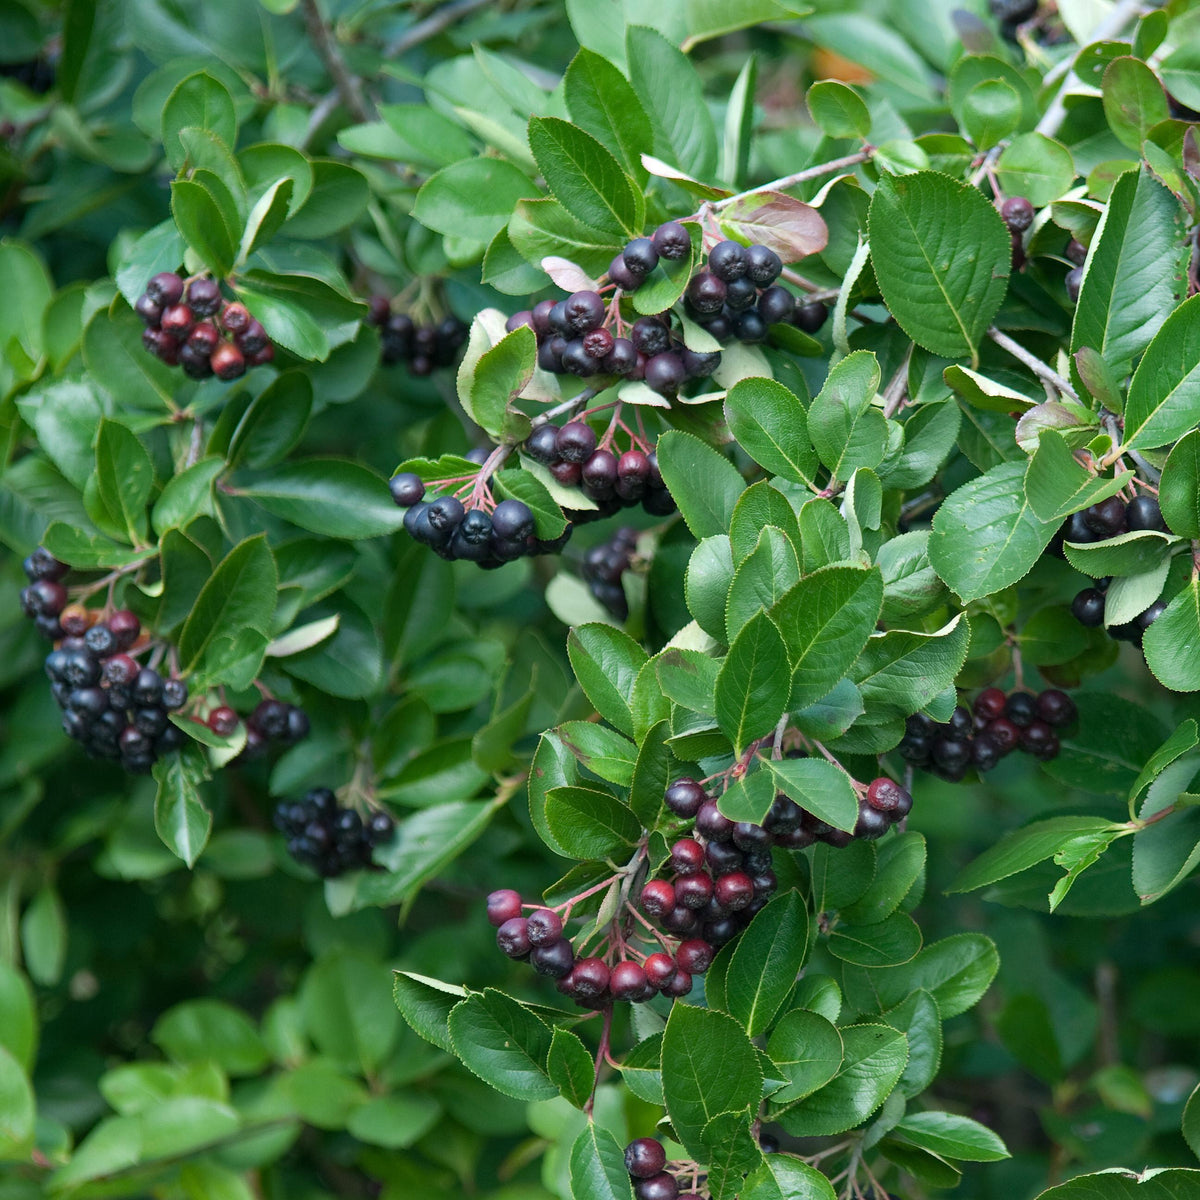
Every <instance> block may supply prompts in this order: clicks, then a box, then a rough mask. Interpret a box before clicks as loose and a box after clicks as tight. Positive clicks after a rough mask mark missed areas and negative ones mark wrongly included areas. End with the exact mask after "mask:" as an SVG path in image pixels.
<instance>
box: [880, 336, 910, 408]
mask: <svg viewBox="0 0 1200 1200" xmlns="http://www.w3.org/2000/svg"><path fill="white" fill-rule="evenodd" d="M912 352H913V348H912V344H911V343H910V344H909V347H908V352H907V353H906V354H905V356H904V361H903V362H902V363H901V364H900V365H899V366H898V367H897V368H896V373H895V374H894V375H893V376H892V377H891V379H890V380H888V385H887V387H886V388H884V390H883V415H884V416H885V417H894V416H895V415H896V413H898V412H899V411H900V406H901V405H902V404H903V403H904V393H905V391H906V390H907V385H908V364H909V362H910V361H911V360H912Z"/></svg>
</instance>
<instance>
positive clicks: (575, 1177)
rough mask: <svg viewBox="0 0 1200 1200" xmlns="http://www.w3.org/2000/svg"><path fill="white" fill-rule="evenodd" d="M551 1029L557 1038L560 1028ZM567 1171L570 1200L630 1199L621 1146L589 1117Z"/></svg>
mask: <svg viewBox="0 0 1200 1200" xmlns="http://www.w3.org/2000/svg"><path fill="white" fill-rule="evenodd" d="M554 1032H555V1037H556V1038H557V1037H558V1035H559V1034H560V1033H562V1032H563V1030H561V1029H556V1030H555V1031H554ZM568 1036H572V1037H573V1036H574V1035H573V1034H570V1035H568ZM551 1053H553V1050H552V1051H551ZM570 1170H571V1195H572V1197H574V1200H631V1198H632V1196H633V1190H632V1185H631V1183H630V1180H629V1172H628V1171H627V1170H625V1151H624V1148H623V1147H622V1146H621V1145H620V1143H618V1141H617V1139H616V1138H615V1137H613V1135H612V1134H611V1133H609V1131H608V1130H607V1129H599V1128H597V1126H596V1124H595V1122H594V1121H592V1120H591V1119H590V1118H589V1120H588V1121H587V1123H586V1124H585V1125H584V1127H583V1128H582V1129H581V1130H580V1131H579V1136H578V1137H577V1138H576V1139H575V1142H574V1144H573V1145H572V1146H571V1164H570Z"/></svg>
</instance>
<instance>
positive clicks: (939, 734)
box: [900, 687, 1078, 783]
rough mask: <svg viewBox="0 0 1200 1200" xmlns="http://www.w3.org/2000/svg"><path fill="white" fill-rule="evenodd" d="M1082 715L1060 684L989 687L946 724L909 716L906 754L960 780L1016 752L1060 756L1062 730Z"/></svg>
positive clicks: (919, 764) (921, 764)
mask: <svg viewBox="0 0 1200 1200" xmlns="http://www.w3.org/2000/svg"><path fill="white" fill-rule="evenodd" d="M1077 716H1078V713H1077V711H1076V708H1075V702H1074V701H1073V700H1072V699H1071V697H1070V696H1068V695H1067V694H1066V692H1060V691H1059V690H1058V689H1057V688H1047V689H1046V691H1044V692H1039V693H1038V694H1037V695H1034V694H1033V693H1032V692H1024V691H1018V692H1010V693H1008V694H1007V695H1006V694H1005V693H1004V692H1003V691H1001V690H1000V689H999V688H994V687H992V688H985V689H984V690H983V691H982V692H980V693H979V695H978V696H976V697H975V702H974V704H973V705H972V708H971V709H968V708H965V707H964V706H963V705H961V704H960V705H959V706H958V707H957V708H955V710H954V712H953V714H952V715H951V717H950V720H949V721H946V722H944V723H939V722H936V721H931V720H930V719H929V718H928V717H927V716H925V715H924V714H923V713H917V714H916V715H915V716H912V717H909V718H908V722H907V728H906V731H905V734H904V737H903V739H902V740H901V742H900V753H901V755H902V756H903V757H904V758H905V759H906V760H907V761H908V762H910V763H912V765H913V766H914V767H921V768H923V769H924V770H927V771H932V772H933V773H934V774H935V775H939V776H941V778H942V779H948V780H950V781H951V782H952V783H957V782H959V780H961V779H963V778H964V777H965V776H966V774H967V771H968V770H969V769H970V768H972V767H974V768H975V770H976V771H978V772H979V773H980V774H982V773H983V772H985V771H990V770H991V769H992V768H993V767H995V766H996V765H997V764H998V763H999V762H1000V760H1001V759H1002V758H1004V757H1005V756H1007V755H1009V754H1011V753H1012V752H1013V751H1014V750H1022V751H1024V752H1025V753H1026V754H1032V755H1033V757H1034V758H1037V759H1041V760H1042V761H1043V762H1048V761H1049V760H1050V759H1052V758H1056V757H1057V756H1058V752H1059V749H1060V748H1061V747H1060V744H1059V731H1062V730H1065V729H1069V728H1070V727H1071V726H1072V725H1073V724H1074V723H1075V720H1076V718H1077Z"/></svg>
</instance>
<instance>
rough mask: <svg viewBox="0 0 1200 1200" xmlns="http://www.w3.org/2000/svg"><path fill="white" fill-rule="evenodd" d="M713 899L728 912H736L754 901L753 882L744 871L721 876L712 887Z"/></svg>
mask: <svg viewBox="0 0 1200 1200" xmlns="http://www.w3.org/2000/svg"><path fill="white" fill-rule="evenodd" d="M713 898H714V899H715V900H716V901H717V903H718V904H720V905H721V906H722V907H723V908H727V909H729V911H730V912H738V911H740V910H741V909H743V908H745V907H746V906H747V905H748V904H749V903H750V901H751V900H753V899H754V880H753V879H751V878H750V876H749V875H747V874H746V873H745V872H744V871H734V872H732V873H731V874H729V875H722V876H720V877H719V878H718V879H717V881H716V883H715V884H714V886H713Z"/></svg>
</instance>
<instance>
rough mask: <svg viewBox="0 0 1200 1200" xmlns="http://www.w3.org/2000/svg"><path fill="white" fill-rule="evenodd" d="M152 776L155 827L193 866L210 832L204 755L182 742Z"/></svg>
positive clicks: (206, 771)
mask: <svg viewBox="0 0 1200 1200" xmlns="http://www.w3.org/2000/svg"><path fill="white" fill-rule="evenodd" d="M214 578H215V576H214ZM154 778H155V779H156V780H157V781H158V793H157V794H156V796H155V798H154V828H155V829H157V830H158V836H159V837H160V838H161V839H162V841H163V845H165V846H166V847H167V849H168V850H170V851H171V852H172V853H173V854H174V855H175V856H176V857H177V858H182V859H183V861H184V862H185V863H187V865H188V866H189V867H192V866H195V864H196V859H198V858H199V857H200V852H201V851H202V850H203V849H204V847H205V845H206V844H207V843H208V836H209V834H210V833H211V832H212V813H211V812H209V810H208V807H207V806H206V805H205V803H204V798H203V796H202V795H201V793H200V784H201V783H203V782H204V781H205V780H207V779H208V768H207V765H206V764H205V761H204V756H203V754H202V753H201V752H200V750H199V748H198V747H196V746H194V745H188V746H185V747H184V748H183V749H182V750H180V751H179V753H178V754H169V755H167V756H166V757H165V758H160V759H159V760H158V761H157V762H156V763H155V764H154Z"/></svg>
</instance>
